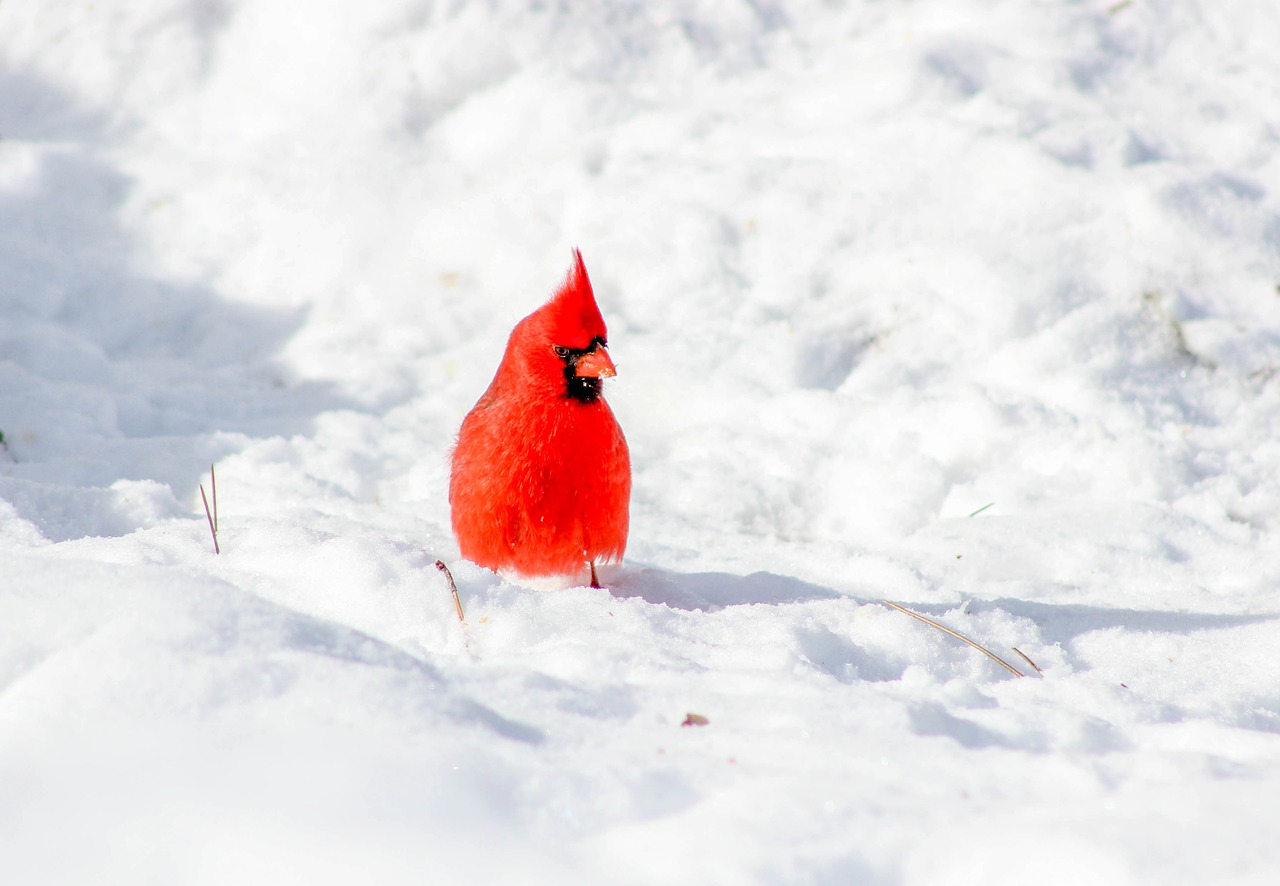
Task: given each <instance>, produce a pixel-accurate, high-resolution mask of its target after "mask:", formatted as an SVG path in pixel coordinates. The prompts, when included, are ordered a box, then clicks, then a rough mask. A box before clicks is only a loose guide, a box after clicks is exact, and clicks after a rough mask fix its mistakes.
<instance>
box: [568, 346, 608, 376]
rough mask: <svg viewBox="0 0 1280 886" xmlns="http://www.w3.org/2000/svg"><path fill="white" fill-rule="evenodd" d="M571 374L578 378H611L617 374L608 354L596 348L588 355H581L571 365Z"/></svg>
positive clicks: (602, 349)
mask: <svg viewBox="0 0 1280 886" xmlns="http://www.w3.org/2000/svg"><path fill="white" fill-rule="evenodd" d="M573 374H574V375H576V376H577V377H578V378H613V377H614V376H615V375H617V374H618V370H617V369H615V368H614V366H613V361H612V360H610V359H609V352H608V351H606V350H605V349H604V348H596V349H595V350H594V351H592V352H591V353H589V354H583V355H582V356H581V357H579V358H578V362H576V363H575V364H574V365H573Z"/></svg>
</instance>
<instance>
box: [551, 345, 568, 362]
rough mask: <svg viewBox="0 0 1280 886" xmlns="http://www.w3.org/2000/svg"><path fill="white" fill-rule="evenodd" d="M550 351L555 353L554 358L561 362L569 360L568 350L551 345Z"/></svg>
mask: <svg viewBox="0 0 1280 886" xmlns="http://www.w3.org/2000/svg"><path fill="white" fill-rule="evenodd" d="M551 349H552V350H553V351H555V352H556V356H557V357H559V358H560V359H561V360H568V359H569V349H568V348H566V347H562V346H560V345H552V346H551Z"/></svg>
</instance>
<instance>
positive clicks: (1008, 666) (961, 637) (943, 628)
mask: <svg viewBox="0 0 1280 886" xmlns="http://www.w3.org/2000/svg"><path fill="white" fill-rule="evenodd" d="M880 602H881V603H883V604H884V605H885V606H888V607H889V608H890V609H896V610H898V611H899V612H902V613H905V614H907V615H909V616H911V617H912V618H914V619H918V620H919V621H922V622H924V623H925V624H927V625H932V626H933V627H935V628H937V629H938V630H940V631H942V633H944V634H950V635H951V636H952V637H955V638H956V639H957V640H959V641H961V642H962V643H968V644H969V645H970V646H972V647H973V648H974V649H976V650H978V651H979V652H981V653H982V654H983V655H985V656H987V657H988V658H990V659H991V660H992V661H995V662H998V663H999V664H1000V665H1002V666H1003V667H1004V668H1005V669H1006V670H1007V671H1008V672H1009V673H1011V674H1013V675H1015V676H1018V677H1025V676H1026V674H1024V673H1022V671H1020V670H1018V669H1017V668H1015V667H1014V666H1013V665H1011V664H1009V663H1008V662H1007V661H1005V660H1004V659H1003V658H1001V657H1000V656H998V655H996V654H995V653H994V652H992V651H991V650H990V649H988V648H987V647H985V646H983V645H982V644H981V643H978V642H976V641H974V640H970V639H969V638H968V637H966V636H965V635H964V634H962V633H960V632H959V631H953V630H951V628H949V627H947V626H946V625H944V624H939V623H938V622H936V621H934V620H933V619H931V618H929V617H928V616H927V615H921V614H920V613H919V612H912V611H911V610H910V609H908V608H907V607H905V606H899V605H898V604H897V603H894V602H891V601H889V600H881V601H880ZM1023 658H1026V656H1023ZM1036 670H1039V668H1037V669H1036Z"/></svg>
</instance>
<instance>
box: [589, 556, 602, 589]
mask: <svg viewBox="0 0 1280 886" xmlns="http://www.w3.org/2000/svg"><path fill="white" fill-rule="evenodd" d="M589 562H590V563H591V587H593V588H598V587H600V579H598V578H596V561H595V560H591V561H589Z"/></svg>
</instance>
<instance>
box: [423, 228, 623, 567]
mask: <svg viewBox="0 0 1280 886" xmlns="http://www.w3.org/2000/svg"><path fill="white" fill-rule="evenodd" d="M573 256H574V265H573V268H572V269H570V271H569V276H568V278H567V279H566V280H565V282H564V285H563V286H561V287H560V289H559V291H557V292H556V294H555V295H554V296H552V297H551V300H550V301H548V302H547V303H546V304H545V305H543V306H542V307H540V308H539V309H538V310H536V311H534V312H533V313H532V314H530V315H529V316H528V317H525V318H524V319H523V320H521V321H520V322H519V323H517V324H516V328H515V329H513V330H512V331H511V338H510V339H508V340H507V351H506V353H505V354H503V356H502V363H500V364H499V365H498V371H497V373H496V374H495V375H494V376H493V381H492V382H490V383H489V389H488V390H487V391H485V392H484V395H483V396H482V397H481V398H480V400H479V402H477V403H476V405H475V406H474V407H473V408H472V409H471V411H470V412H469V413H467V417H466V418H465V419H463V420H462V428H461V430H459V431H458V444H457V446H455V447H454V450H453V472H452V475H451V476H450V478H449V507H450V508H451V510H452V512H453V532H454V535H456V536H457V537H458V547H459V548H461V550H462V556H464V557H466V558H467V559H468V560H471V561H472V562H473V563H476V564H478V565H480V566H487V567H488V568H490V569H495V570H497V569H504V570H512V571H514V572H517V573H519V574H521V575H525V576H540V575H571V574H578V573H580V571H581V569H582V568H583V566H584V565H587V566H589V567H590V569H591V584H592V586H593V587H599V583H598V582H597V579H596V562H597V561H607V560H618V559H621V558H622V552H623V549H625V548H626V546H627V523H628V519H629V517H628V511H627V509H628V506H629V503H630V500H631V457H630V455H629V454H628V452H627V441H626V439H625V438H623V436H622V428H620V427H618V422H617V420H616V419H615V418H614V417H613V412H612V410H610V409H609V406H608V404H606V403H605V402H604V398H603V397H602V396H601V390H600V388H601V379H605V378H609V377H610V376H613V375H616V374H617V371H616V370H615V369H614V366H613V361H612V360H610V359H609V352H608V351H607V350H606V348H607V346H608V332H607V331H606V330H605V326H604V318H603V317H601V316H600V309H599V308H598V307H596V299H595V295H594V294H593V293H592V291H591V281H590V280H588V279H587V269H586V267H585V266H584V265H583V264H582V253H580V252H578V251H577V250H574V253H573Z"/></svg>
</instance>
